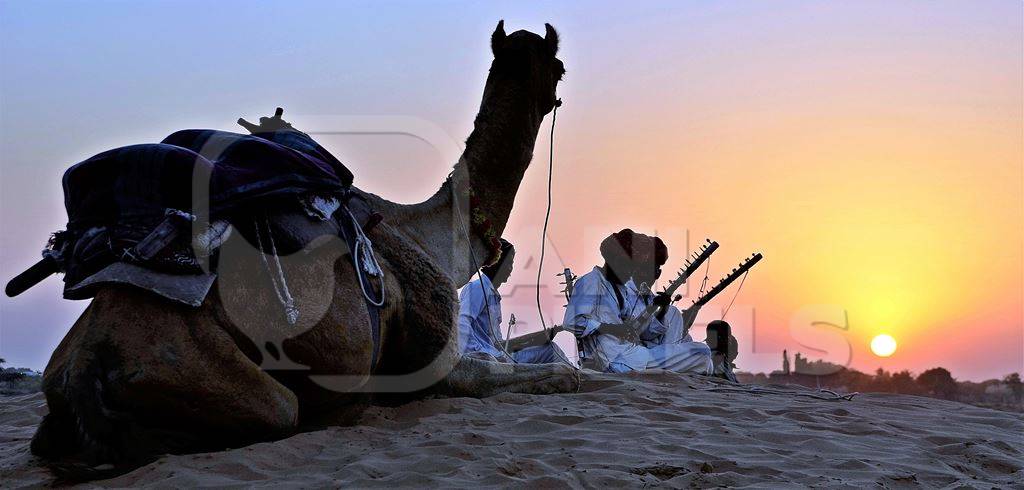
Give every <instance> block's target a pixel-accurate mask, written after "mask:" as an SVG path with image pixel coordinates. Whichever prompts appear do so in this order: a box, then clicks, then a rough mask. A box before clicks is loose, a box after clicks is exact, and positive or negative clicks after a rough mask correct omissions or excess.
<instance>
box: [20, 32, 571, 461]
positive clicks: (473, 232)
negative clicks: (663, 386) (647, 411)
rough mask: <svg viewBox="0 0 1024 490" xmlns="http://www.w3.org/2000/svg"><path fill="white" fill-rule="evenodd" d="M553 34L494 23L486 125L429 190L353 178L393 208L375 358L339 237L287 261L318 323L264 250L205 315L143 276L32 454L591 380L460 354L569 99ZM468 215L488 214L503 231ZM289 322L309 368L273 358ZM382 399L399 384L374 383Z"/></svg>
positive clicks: (161, 441) (286, 352) (205, 445)
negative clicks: (154, 289)
mask: <svg viewBox="0 0 1024 490" xmlns="http://www.w3.org/2000/svg"><path fill="white" fill-rule="evenodd" d="M545 27H546V33H545V36H544V37H541V36H539V35H537V34H534V33H531V32H528V31H525V30H520V31H517V32H514V33H512V34H511V35H506V33H505V30H504V22H503V21H502V22H499V23H498V26H497V28H496V29H495V31H494V33H493V34H492V37H491V48H492V51H493V55H494V59H493V61H492V64H491V68H490V73H489V75H488V77H487V82H486V85H485V87H484V92H483V98H482V101H481V105H480V110H479V113H478V114H477V116H476V119H475V122H474V129H473V131H472V134H470V136H469V138H468V139H467V141H466V148H465V151H464V153H463V154H462V156H461V157H460V159H459V161H458V162H457V163H456V164H455V168H454V170H453V172H452V174H451V176H449V178H448V179H447V180H445V182H444V183H443V184H442V185H441V187H440V189H439V190H438V191H437V192H436V193H435V194H434V195H433V196H432V197H430V198H429V199H427V200H426V201H424V202H422V203H419V204H414V205H401V204H395V203H391V202H388V201H387V200H385V199H383V198H380V197H378V196H376V195H373V194H371V193H368V192H365V191H362V190H358V189H356V192H358V193H359V194H360V195H362V196H363V197H365V198H366V199H367V200H368V201H369V202H370V203H371V204H372V206H373V207H374V208H375V209H376V210H377V211H378V212H379V213H380V214H382V215H383V216H384V221H383V222H382V223H381V224H380V225H378V226H376V227H375V228H373V229H372V230H371V231H370V232H369V233H368V238H369V239H370V240H372V243H373V247H374V249H375V251H376V254H377V258H378V260H379V263H380V267H381V269H382V270H383V272H384V276H383V290H384V292H385V293H386V298H387V300H386V304H385V305H384V307H383V308H382V309H381V310H380V318H381V321H380V355H379V361H378V363H377V365H376V366H374V365H372V364H373V362H372V360H373V358H374V352H373V351H374V343H373V339H372V337H371V335H372V332H371V326H370V323H369V316H368V309H367V306H366V304H365V303H364V300H363V296H362V291H361V289H360V284H359V282H358V281H357V278H356V273H355V269H354V267H353V264H352V261H351V259H350V257H349V255H348V254H349V253H350V252H349V251H348V250H347V248H346V247H345V246H344V245H343V242H342V245H341V246H336V245H337V244H334V245H330V244H328V245H325V246H321V247H319V248H317V249H315V250H307V251H303V252H299V253H296V254H294V255H291V256H288V257H285V258H284V259H285V260H284V262H283V266H284V273H285V275H286V276H287V277H288V279H289V285H290V288H291V292H292V295H293V296H294V299H295V304H296V305H297V307H298V309H299V310H300V311H302V312H303V316H302V318H303V319H304V321H305V322H306V323H305V324H303V323H302V321H300V322H299V324H298V325H296V326H290V325H288V324H287V323H286V322H284V321H283V320H279V319H280V317H281V315H280V308H281V305H280V303H279V302H278V299H277V298H276V297H275V296H274V291H273V289H271V288H270V287H269V286H267V285H266V283H263V282H261V281H260V280H257V278H260V277H262V276H260V275H259V274H258V272H253V271H254V270H256V271H259V269H258V267H255V264H258V262H257V261H258V258H254V257H255V256H251V255H250V256H246V255H245V254H244V253H238V254H232V255H231V256H232V257H235V256H237V257H236V258H234V259H232V260H224V259H222V263H221V264H220V266H219V270H218V277H217V282H216V283H215V284H214V287H213V288H212V290H211V292H210V293H209V294H208V296H207V297H206V299H205V300H204V302H203V304H202V305H201V306H199V307H197V308H193V307H188V306H185V305H181V304H178V303H175V302H172V301H168V300H166V299H163V298H161V297H158V296H156V295H154V294H151V293H149V292H147V291H143V290H141V289H137V288H132V287H125V286H107V287H104V288H103V289H101V290H100V291H98V293H97V294H96V296H95V297H94V298H93V300H92V302H91V304H90V305H89V306H88V308H87V309H86V310H85V312H84V313H83V314H82V316H81V317H80V318H79V319H78V321H76V322H75V324H74V326H72V328H71V330H70V331H69V332H68V333H67V335H66V336H65V337H64V339H63V340H62V341H61V343H60V345H59V346H58V347H57V349H56V350H55V351H54V353H53V355H52V357H51V359H50V362H49V364H48V365H47V367H46V369H45V372H44V379H43V390H44V392H45V395H46V400H47V404H48V406H49V414H48V415H47V416H46V417H45V418H44V420H43V421H42V422H41V423H40V426H39V429H38V431H37V433H36V435H35V437H34V438H33V441H32V446H31V448H32V452H33V453H34V454H36V455H38V456H40V457H42V458H44V459H46V460H49V461H54V462H59V463H60V464H64V465H71V464H76V465H78V466H79V467H83V466H85V467H90V468H110V467H111V466H113V467H115V468H120V469H122V470H123V469H129V468H132V467H135V466H138V465H140V464H144V463H146V462H148V461H151V460H152V459H153V458H155V457H156V456H157V455H159V454H164V453H182V452H194V451H202V450H219V449H223V448H225V447H237V446H240V445H245V444H249V443H253V442H256V441H263V440H273V439H277V438H281V437H286V436H288V435H290V434H293V433H295V432H297V431H301V430H305V429H308V428H314V427H322V426H324V425H331V424H352V423H356V422H357V421H358V418H359V416H360V414H361V413H362V411H363V410H364V409H365V408H366V407H367V406H368V404H369V403H370V402H371V400H372V399H375V398H376V399H382V400H384V401H392V402H394V401H398V402H400V401H404V400H408V399H410V398H412V397H419V396H425V395H443V396H471V397H485V396H490V395H494V394H498V393H503V392H522V393H534V394H547V393H556V392H572V391H575V390H578V389H579V384H580V378H579V375H578V372H577V371H575V370H574V369H572V368H570V367H569V366H567V365H563V364H548V365H512V364H499V363H494V362H488V361H484V360H478V359H468V358H462V357H461V356H460V355H459V354H458V350H457V340H456V339H457V322H456V318H457V309H458V307H457V306H458V305H457V301H458V297H457V295H456V288H457V287H460V286H462V285H464V284H466V283H467V282H468V281H469V279H470V278H471V276H472V274H473V273H474V272H475V271H476V270H477V269H478V268H479V267H480V265H482V263H483V261H484V260H486V259H487V258H488V257H491V255H490V253H491V244H490V241H489V237H490V236H493V235H497V236H500V234H501V233H502V231H503V229H504V227H505V223H506V222H507V220H508V217H509V215H510V213H511V211H512V206H513V202H514V200H515V195H516V193H517V191H518V188H519V184H520V181H521V180H522V178H523V175H524V173H525V171H526V169H527V167H528V166H529V164H530V161H531V159H532V154H533V148H534V144H535V141H536V138H537V134H538V132H539V130H540V125H541V122H542V120H543V118H544V116H545V115H546V114H548V113H549V112H551V111H552V110H553V108H554V106H555V104H556V100H557V98H556V86H557V84H558V82H559V81H560V80H561V78H562V75H563V74H564V72H565V70H564V68H563V65H562V62H561V61H560V60H558V59H557V58H556V53H557V51H558V34H557V33H556V32H555V30H554V29H553V28H552V27H551V26H550V25H547V24H546V25H545ZM470 195H472V196H473V199H468V196H470ZM469 201H472V204H470V202H469ZM470 215H473V216H483V217H484V218H485V222H486V223H489V227H490V229H489V230H486V229H481V226H478V225H480V221H479V220H475V218H474V219H473V220H471V216H470ZM232 243H235V244H236V246H238V247H240V249H244V248H245V247H248V249H250V250H251V249H252V247H251V246H249V245H246V244H245V243H244V238H239V237H238V236H237V235H236V236H235V237H233V238H231V239H229V240H228V242H227V243H225V244H224V245H223V247H224V250H227V249H230V247H231V246H232ZM237 244H242V245H237ZM290 328H291V329H298V330H294V331H295V332H296V334H295V335H294V336H293V337H291V338H288V339H286V340H284V341H283V343H282V344H281V346H282V350H283V352H281V353H277V354H272V355H279V356H280V357H281V359H285V358H287V359H288V360H289V362H293V363H294V364H295V365H297V366H300V367H301V368H300V369H275V362H274V360H273V359H267V358H266V357H267V350H266V349H265V348H264V347H263V345H262V344H261V342H262V340H263V339H265V338H270V337H274V336H275V335H277V336H280V332H282V331H289V330H288V329H290ZM261 332H262V334H261ZM261 367H263V368H261ZM383 392H392V393H395V394H392V395H387V396H383V395H376V394H374V393H383ZM400 392H405V393H400ZM54 464H55V467H58V464H57V463H54Z"/></svg>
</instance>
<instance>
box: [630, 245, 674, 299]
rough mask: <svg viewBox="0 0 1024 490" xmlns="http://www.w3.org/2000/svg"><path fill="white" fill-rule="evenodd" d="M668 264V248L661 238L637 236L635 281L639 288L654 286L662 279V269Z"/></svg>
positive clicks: (634, 251)
mask: <svg viewBox="0 0 1024 490" xmlns="http://www.w3.org/2000/svg"><path fill="white" fill-rule="evenodd" d="M665 262H668V247H666V246H665V242H664V241H662V239H661V238H658V237H656V236H655V237H652V236H647V235H637V238H636V239H634V241H633V267H634V269H633V281H634V282H636V285H637V287H639V286H640V285H641V284H646V285H647V286H648V287H651V286H653V285H654V281H656V280H657V279H658V278H659V277H661V267H662V266H663V265H665Z"/></svg>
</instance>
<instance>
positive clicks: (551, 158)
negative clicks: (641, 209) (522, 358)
mask: <svg viewBox="0 0 1024 490" xmlns="http://www.w3.org/2000/svg"><path fill="white" fill-rule="evenodd" d="M560 105H561V101H558V102H557V103H556V104H555V109H554V111H553V112H552V113H551V136H549V137H548V206H547V210H546V211H545V212H544V228H543V229H542V230H541V233H540V263H539V264H537V297H536V299H537V316H539V317H540V326H541V327H543V328H544V330H547V329H548V325H547V323H546V322H545V321H544V310H543V309H542V308H541V307H540V275H541V272H543V271H544V251H545V250H547V247H546V246H545V245H546V242H547V237H548V221H549V220H550V219H551V180H552V178H551V177H552V173H553V171H554V169H555V119H557V118H558V106H560Z"/></svg>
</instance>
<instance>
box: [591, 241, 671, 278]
mask: <svg viewBox="0 0 1024 490" xmlns="http://www.w3.org/2000/svg"><path fill="white" fill-rule="evenodd" d="M601 256H602V257H603V258H604V261H605V265H606V266H607V267H609V268H610V269H611V271H612V273H613V274H614V276H616V277H618V278H619V279H621V281H622V282H626V281H627V280H629V279H630V278H632V279H633V281H634V282H636V283H637V286H639V285H640V284H641V283H647V285H648V286H650V285H651V284H653V283H654V280H655V279H657V278H658V276H660V275H661V266H663V265H665V262H667V261H668V247H666V246H665V242H663V241H662V240H661V239H660V238H658V237H652V236H648V235H644V234H643V233H636V232H634V231H633V230H631V229H629V228H625V229H623V230H620V231H618V232H616V233H612V234H611V235H609V236H608V238H605V239H604V241H602V242H601Z"/></svg>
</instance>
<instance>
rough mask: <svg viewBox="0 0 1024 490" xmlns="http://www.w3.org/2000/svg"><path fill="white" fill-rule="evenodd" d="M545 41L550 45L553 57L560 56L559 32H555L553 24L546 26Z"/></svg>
mask: <svg viewBox="0 0 1024 490" xmlns="http://www.w3.org/2000/svg"><path fill="white" fill-rule="evenodd" d="M544 40H545V41H547V43H548V49H549V50H551V56H554V55H556V54H558V32H556V31H555V28H554V27H551V24H544Z"/></svg>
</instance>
